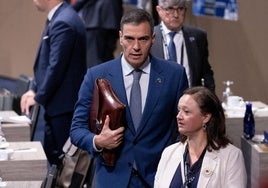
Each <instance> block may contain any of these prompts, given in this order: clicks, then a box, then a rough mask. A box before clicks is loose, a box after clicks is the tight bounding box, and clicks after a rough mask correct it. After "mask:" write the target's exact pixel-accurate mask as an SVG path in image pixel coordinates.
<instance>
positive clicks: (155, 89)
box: [136, 57, 165, 136]
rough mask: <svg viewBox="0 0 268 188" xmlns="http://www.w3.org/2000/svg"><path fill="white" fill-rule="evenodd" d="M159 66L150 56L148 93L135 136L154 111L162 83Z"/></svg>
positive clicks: (140, 131) (162, 78)
mask: <svg viewBox="0 0 268 188" xmlns="http://www.w3.org/2000/svg"><path fill="white" fill-rule="evenodd" d="M161 72H162V70H161V68H160V67H159V66H158V62H157V60H156V59H155V58H153V57H152V58H151V71H150V80H149V87H148V93H147V98H146V103H145V106H144V110H143V114H142V117H141V122H140V126H139V128H138V130H137V134H136V136H138V135H139V134H141V133H142V130H143V129H144V127H146V123H147V121H148V119H149V118H150V117H151V114H152V112H153V111H154V108H155V105H156V104H157V102H158V99H159V96H160V93H161V90H162V87H163V84H164V79H165V78H164V76H163V75H161Z"/></svg>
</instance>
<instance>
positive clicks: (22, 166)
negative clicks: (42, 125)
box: [0, 142, 47, 181]
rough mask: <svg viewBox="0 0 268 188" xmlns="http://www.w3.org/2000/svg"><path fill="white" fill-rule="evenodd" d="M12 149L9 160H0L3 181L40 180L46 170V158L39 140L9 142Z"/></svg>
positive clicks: (0, 172)
mask: <svg viewBox="0 0 268 188" xmlns="http://www.w3.org/2000/svg"><path fill="white" fill-rule="evenodd" d="M6 149H13V150H14V153H13V155H12V157H11V159H10V160H2V161H0V167H1V168H0V177H1V178H2V179H3V180H4V181H40V180H43V179H44V178H45V176H46V172H47V158H46V155H45V152H44V150H43V147H42V145H41V143H40V142H9V146H8V147H7V148H6Z"/></svg>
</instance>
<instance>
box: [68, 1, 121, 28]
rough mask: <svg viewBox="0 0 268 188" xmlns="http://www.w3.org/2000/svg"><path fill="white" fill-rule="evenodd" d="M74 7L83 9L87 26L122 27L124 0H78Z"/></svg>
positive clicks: (77, 9)
mask: <svg viewBox="0 0 268 188" xmlns="http://www.w3.org/2000/svg"><path fill="white" fill-rule="evenodd" d="M72 7H73V8H74V9H75V10H76V11H80V10H82V11H83V13H82V15H83V19H84V20H85V25H86V28H103V29H116V30H118V29H119V28H120V20H121V17H122V14H123V2H122V0H77V1H76V2H75V3H74V4H73V5H72Z"/></svg>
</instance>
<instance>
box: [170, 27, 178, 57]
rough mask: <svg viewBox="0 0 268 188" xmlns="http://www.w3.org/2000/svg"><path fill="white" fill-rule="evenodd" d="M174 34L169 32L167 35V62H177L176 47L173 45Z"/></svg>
mask: <svg viewBox="0 0 268 188" xmlns="http://www.w3.org/2000/svg"><path fill="white" fill-rule="evenodd" d="M175 34H176V32H170V33H168V35H169V38H170V41H169V44H168V54H169V60H170V61H175V62H177V55H176V46H175V43H174V40H173V39H174V36H175Z"/></svg>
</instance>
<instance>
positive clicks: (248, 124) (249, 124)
mask: <svg viewBox="0 0 268 188" xmlns="http://www.w3.org/2000/svg"><path fill="white" fill-rule="evenodd" d="M254 134H255V120H254V116H253V112H252V104H251V103H250V102H247V103H246V111H245V116H244V137H245V138H246V139H251V138H252V137H253V136H254Z"/></svg>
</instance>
